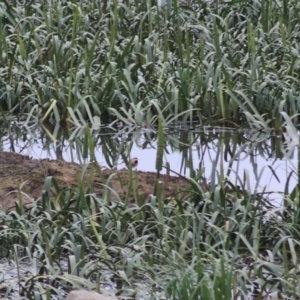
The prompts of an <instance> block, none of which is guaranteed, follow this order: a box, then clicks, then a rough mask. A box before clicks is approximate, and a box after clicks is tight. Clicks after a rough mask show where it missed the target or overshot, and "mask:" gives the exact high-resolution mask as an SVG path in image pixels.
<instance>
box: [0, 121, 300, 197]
mask: <svg viewBox="0 0 300 300" xmlns="http://www.w3.org/2000/svg"><path fill="white" fill-rule="evenodd" d="M4 125H6V126H2V139H1V140H2V145H3V147H2V148H3V150H4V151H12V152H17V153H21V154H23V155H28V156H30V157H31V158H35V159H44V158H48V159H53V160H56V159H63V160H65V161H69V162H76V163H79V164H83V163H87V162H89V161H90V160H91V156H90V152H89V151H88V150H89V149H90V148H89V147H88V145H90V144H89V143H90V140H88V137H87V132H90V129H87V128H84V127H83V128H76V129H74V130H70V129H66V128H63V127H61V126H59V125H56V126H51V125H49V126H48V127H44V126H42V127H40V126H36V125H35V126H32V127H29V126H26V127H25V126H19V125H18V124H14V125H12V124H4ZM91 136H92V139H93V141H92V143H93V144H94V145H95V158H96V161H97V162H98V163H99V164H100V165H102V166H106V167H108V168H112V167H115V168H117V169H122V168H124V167H125V163H126V161H128V159H129V157H138V158H139V165H138V169H139V170H141V171H147V172H149V171H150V172H156V169H155V161H156V154H157V147H156V141H157V136H156V134H155V131H154V130H144V129H143V130H142V129H136V128H133V127H130V126H127V127H123V128H119V129H118V130H117V129H116V128H107V127H106V128H101V129H97V130H92V132H91ZM165 142H166V147H165V151H164V163H165V164H166V163H167V162H168V163H169V164H170V168H171V170H173V171H174V172H175V173H178V174H181V175H184V176H191V177H192V176H194V175H195V173H196V172H197V170H200V169H201V170H203V174H204V176H205V178H207V180H208V181H209V182H212V184H214V183H215V184H217V182H216V180H217V177H218V176H215V175H216V172H215V171H217V174H219V175H220V174H223V175H224V178H225V177H228V178H230V180H231V181H232V182H233V183H234V184H235V185H240V186H242V187H245V188H247V189H249V190H251V191H259V192H262V191H264V192H266V191H268V192H276V193H274V194H272V197H273V199H276V201H279V199H281V198H282V196H281V195H280V194H281V193H283V192H284V191H286V192H287V190H285V189H286V183H287V178H289V176H290V178H289V181H288V183H289V185H288V191H289V192H291V190H292V189H293V188H294V186H295V184H296V182H297V178H296V176H295V173H293V171H296V167H295V166H297V149H294V148H292V149H291V148H289V149H288V150H287V149H286V144H285V143H284V142H283V140H282V138H281V136H279V137H278V136H272V135H270V133H264V132H259V131H257V130H240V131H236V130H232V129H227V130H224V129H221V128H209V127H205V128H203V127H202V128H200V127H199V126H197V125H195V126H190V125H189V126H187V125H186V126H183V125H182V124H177V125H176V124H175V125H174V126H173V127H172V128H167V129H166V135H165ZM287 152H288V154H287ZM163 172H166V170H165V169H164V171H163Z"/></svg>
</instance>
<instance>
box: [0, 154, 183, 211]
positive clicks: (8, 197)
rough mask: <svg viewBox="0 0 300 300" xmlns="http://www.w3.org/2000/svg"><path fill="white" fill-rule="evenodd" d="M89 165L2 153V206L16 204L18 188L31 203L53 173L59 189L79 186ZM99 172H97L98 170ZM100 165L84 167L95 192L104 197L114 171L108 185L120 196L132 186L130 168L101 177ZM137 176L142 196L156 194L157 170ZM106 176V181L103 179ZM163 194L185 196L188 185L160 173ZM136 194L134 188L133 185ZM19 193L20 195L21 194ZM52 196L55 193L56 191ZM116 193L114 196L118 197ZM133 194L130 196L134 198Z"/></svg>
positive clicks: (0, 190)
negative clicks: (106, 185)
mask: <svg viewBox="0 0 300 300" xmlns="http://www.w3.org/2000/svg"><path fill="white" fill-rule="evenodd" d="M85 167H86V166H84V165H79V164H76V163H68V162H65V161H62V160H46V159H43V160H36V159H30V158H29V157H27V156H22V155H20V154H16V153H9V152H0V180H1V182H0V209H2V210H6V209H9V208H12V207H14V204H15V202H16V201H17V199H18V191H21V192H22V201H23V202H24V203H30V202H32V201H33V200H38V199H40V198H41V195H42V190H43V187H44V182H45V179H46V178H47V177H48V176H53V177H54V178H55V179H56V181H57V182H58V185H59V187H60V188H68V187H76V186H77V185H78V181H79V178H80V175H81V174H82V172H84V168H85ZM96 169H97V170H98V171H97V170H96ZM99 169H100V168H93V165H89V166H88V167H87V169H86V170H85V173H84V174H85V175H84V178H85V180H84V182H85V187H86V189H88V187H89V186H90V185H93V190H94V192H95V193H96V194H97V195H99V196H100V197H101V195H102V192H103V185H105V184H106V183H107V179H108V178H109V177H110V175H112V174H114V175H113V177H112V179H111V180H110V182H109V186H110V187H111V188H112V189H113V190H114V191H115V192H116V193H117V195H118V196H119V197H120V199H123V198H124V196H125V195H126V193H127V191H128V188H130V187H129V180H128V172H129V171H128V170H125V169H123V170H110V169H104V170H102V175H103V177H102V180H101V176H99ZM133 178H135V180H134V183H133V186H134V187H136V188H135V190H136V191H137V192H138V195H139V196H144V197H148V196H149V194H153V192H154V186H155V178H156V173H152V172H141V171H135V170H133ZM103 179H104V180H103ZM159 180H160V193H163V195H164V196H165V197H172V196H176V198H178V197H182V195H183V193H182V192H183V191H184V190H185V189H186V186H187V183H188V182H187V179H186V178H184V177H173V176H169V175H162V174H161V175H160V179H159ZM130 190H131V195H133V192H132V191H133V188H130ZM19 195H20V194H19ZM112 195H113V193H112ZM52 196H53V198H54V197H55V193H53V195H52ZM116 198H117V196H115V199H116ZM132 199H133V196H132V197H131V200H132Z"/></svg>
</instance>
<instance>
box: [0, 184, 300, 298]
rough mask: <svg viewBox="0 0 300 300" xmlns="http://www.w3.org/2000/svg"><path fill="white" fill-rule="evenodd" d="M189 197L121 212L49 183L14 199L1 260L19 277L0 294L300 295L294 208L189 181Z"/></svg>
mask: <svg viewBox="0 0 300 300" xmlns="http://www.w3.org/2000/svg"><path fill="white" fill-rule="evenodd" d="M51 182H52V183H51ZM49 183H51V184H50V185H49ZM50 190H52V195H56V199H53V200H54V201H53V200H50V194H51V193H50ZM189 192H192V193H193V194H194V197H193V198H192V199H193V200H191V201H182V200H180V199H176V197H175V198H173V199H168V200H167V201H164V199H163V198H161V197H159V196H158V197H155V196H152V197H151V200H150V202H149V203H145V204H141V205H138V204H134V205H132V206H130V207H128V206H126V205H124V203H123V202H120V201H112V202H111V201H107V199H103V198H101V197H100V196H97V195H95V194H93V192H92V191H91V190H89V191H88V193H87V192H84V188H83V186H82V185H81V184H79V187H78V188H74V189H66V190H63V189H60V188H59V186H58V185H57V183H56V182H55V181H54V180H53V179H52V180H51V178H47V179H46V182H45V190H44V191H43V195H42V197H41V199H39V200H40V201H37V202H35V203H33V204H32V205H31V207H30V208H26V207H25V206H24V205H23V204H22V201H21V198H19V201H18V202H17V204H16V207H15V211H10V212H1V213H0V241H1V248H0V251H1V257H2V259H3V258H5V259H8V260H9V261H10V262H11V263H14V264H15V265H16V266H17V268H19V273H18V276H19V280H18V281H16V280H13V281H4V283H5V284H2V285H0V292H1V293H2V294H3V295H5V296H6V297H7V296H11V297H13V299H18V298H20V299H21V298H22V297H23V298H22V299H36V298H35V297H36V295H40V296H42V297H43V299H50V297H56V298H58V299H62V298H63V295H64V294H65V293H66V292H68V291H69V290H70V289H73V288H76V287H84V288H88V289H95V290H97V291H100V290H102V289H103V288H105V287H110V288H111V289H113V291H114V293H117V294H119V295H120V296H121V297H129V299H136V298H135V297H137V298H139V297H146V298H147V299H148V298H149V296H151V299H164V297H165V296H167V297H169V299H205V300H206V299H240V298H242V299H246V298H247V297H249V296H253V297H255V299H266V296H267V295H272V296H273V297H275V296H277V297H279V298H280V299H282V298H281V297H286V299H293V297H297V295H298V294H299V288H300V282H299V276H297V265H298V263H299V258H298V254H297V253H299V242H298V241H299V239H300V228H299V221H298V219H297V218H298V216H299V208H297V207H296V206H290V207H289V209H285V210H284V213H283V210H281V209H278V208H276V207H274V206H272V205H269V206H268V204H267V202H266V200H267V199H264V198H263V197H262V196H261V195H260V194H250V193H248V192H245V191H242V190H240V189H232V190H230V191H229V190H227V189H226V190H224V189H223V188H222V187H220V186H216V188H215V190H214V191H212V192H204V191H203V190H202V189H201V187H200V186H198V185H196V184H193V185H191V186H190V188H189ZM287 201H289V203H292V201H295V199H287ZM294 203H296V202H294ZM286 208H287V207H286ZM24 268H25V269H26V272H25V273H23V271H22V270H23V269H24ZM221 296H222V297H221ZM51 299H52V298H51ZM126 299H128V298H126ZM294 299H296V298H294Z"/></svg>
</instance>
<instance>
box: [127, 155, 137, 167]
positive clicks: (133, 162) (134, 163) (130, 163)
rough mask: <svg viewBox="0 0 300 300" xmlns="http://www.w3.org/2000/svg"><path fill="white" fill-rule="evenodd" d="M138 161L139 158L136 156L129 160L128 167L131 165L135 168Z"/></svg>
mask: <svg viewBox="0 0 300 300" xmlns="http://www.w3.org/2000/svg"><path fill="white" fill-rule="evenodd" d="M138 163H139V160H138V158H137V157H134V158H132V159H131V160H130V161H129V162H128V164H127V167H128V168H129V167H130V166H131V168H135V167H137V165H138Z"/></svg>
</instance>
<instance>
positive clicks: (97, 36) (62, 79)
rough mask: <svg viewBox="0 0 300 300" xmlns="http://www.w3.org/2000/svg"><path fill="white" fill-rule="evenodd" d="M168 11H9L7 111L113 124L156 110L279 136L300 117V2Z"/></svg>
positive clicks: (1, 61)
mask: <svg viewBox="0 0 300 300" xmlns="http://www.w3.org/2000/svg"><path fill="white" fill-rule="evenodd" d="M162 3H163V2H162ZM165 3H166V5H159V4H157V3H154V2H153V1H146V2H145V3H143V4H141V3H138V5H137V3H136V2H135V1H125V2H120V1H115V0H109V1H102V2H99V3H95V2H94V1H90V0H84V1H80V2H76V3H75V2H66V1H60V2H59V1H55V2H53V1H41V2H38V3H35V2H34V1H30V2H28V3H26V6H25V7H24V6H23V4H22V3H21V2H20V1H12V2H6V1H4V2H3V3H1V4H0V29H1V30H0V32H1V34H0V100H1V103H0V107H1V110H0V111H1V114H2V115H3V116H5V115H9V114H19V113H23V114H28V115H29V118H30V119H34V118H37V119H40V120H42V121H44V120H45V119H54V120H55V121H60V120H68V118H69V117H71V118H72V119H74V114H73V116H72V114H71V111H73V112H75V114H76V115H77V116H79V115H80V116H81V117H82V118H83V119H84V120H89V121H90V122H92V119H93V117H94V116H98V117H100V119H101V122H102V123H103V122H104V123H106V122H111V121H113V120H114V119H115V118H116V116H115V114H111V111H110V110H109V109H110V108H113V109H114V110H115V111H117V112H119V113H120V114H121V115H122V116H123V117H124V116H126V115H128V114H130V113H129V111H130V109H135V110H136V108H137V106H138V103H141V107H148V106H149V105H150V103H151V102H152V104H151V105H150V107H151V113H152V116H153V115H156V114H158V111H157V108H159V111H160V112H161V114H162V115H161V117H163V119H164V120H167V118H169V117H170V116H171V117H172V116H175V117H176V118H177V116H178V115H179V114H181V113H183V115H182V116H181V118H182V119H183V120H191V119H192V118H193V117H195V116H197V117H198V118H200V119H201V121H202V122H209V123H214V122H216V121H217V122H222V123H224V122H225V124H226V123H227V124H234V125H235V126H239V125H240V124H242V123H244V121H245V117H246V119H247V120H248V121H249V122H250V123H256V122H257V120H259V119H262V120H263V123H264V125H266V124H267V125H268V126H270V125H271V126H275V125H276V126H277V127H278V122H280V119H279V120H278V113H279V112H280V111H285V112H287V113H288V114H289V115H290V116H292V115H295V114H297V113H298V112H299V104H298V100H297V99H298V98H299V85H298V83H297V82H298V81H299V72H298V69H299V63H298V58H299V46H298V45H299V43H298V42H297V38H296V37H297V35H299V26H298V24H299V15H300V14H299V11H300V7H299V3H298V1H295V0H293V1H285V0H276V1H264V0H257V1H254V2H249V1H230V2H221V3H220V2H216V3H212V4H210V5H208V4H207V3H205V2H202V1H187V3H186V4H184V3H182V2H181V1H166V2H165ZM282 100H283V101H284V105H283V106H280V102H281V101H282ZM153 101H154V102H155V104H154V103H153ZM193 109H196V110H194V111H193ZM152 116H150V119H151V118H152ZM131 117H133V118H134V119H135V117H136V116H133V115H131ZM140 117H141V116H139V117H138V118H140ZM142 117H143V118H145V115H142ZM126 118H127V116H126ZM151 120H152V119H151ZM152 121H154V120H152ZM281 121H282V119H281ZM139 123H140V122H139Z"/></svg>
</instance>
